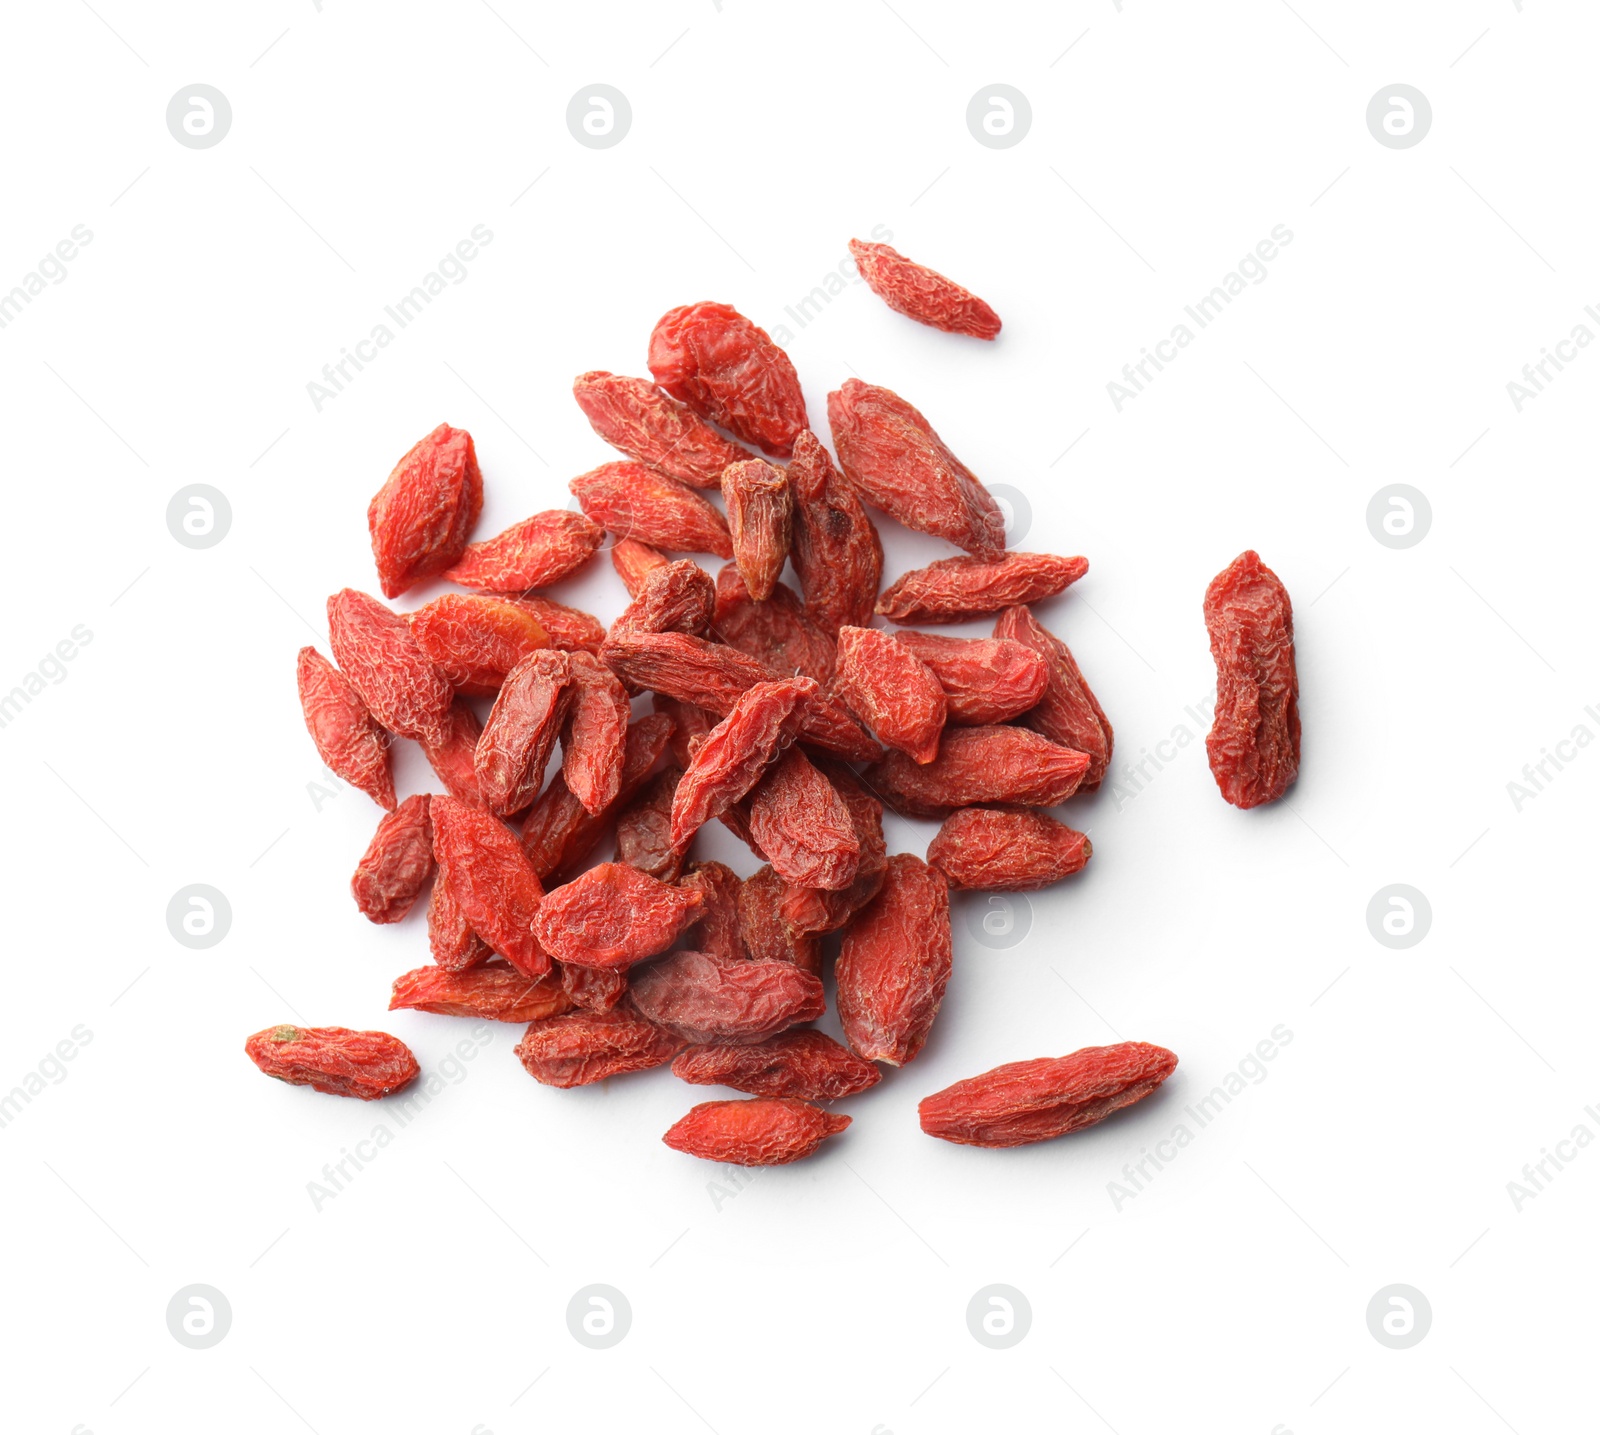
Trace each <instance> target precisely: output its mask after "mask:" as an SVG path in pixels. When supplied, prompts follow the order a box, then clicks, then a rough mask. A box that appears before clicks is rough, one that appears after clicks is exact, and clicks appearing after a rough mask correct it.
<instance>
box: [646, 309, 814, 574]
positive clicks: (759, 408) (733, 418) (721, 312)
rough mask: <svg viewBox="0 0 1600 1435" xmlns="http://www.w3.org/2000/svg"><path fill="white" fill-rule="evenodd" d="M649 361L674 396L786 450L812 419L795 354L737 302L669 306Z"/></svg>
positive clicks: (759, 442)
mask: <svg viewBox="0 0 1600 1435" xmlns="http://www.w3.org/2000/svg"><path fill="white" fill-rule="evenodd" d="M649 362H650V372H651V373H652V374H653V375H654V376H655V380H656V382H657V383H658V384H660V385H661V387H662V388H664V389H665V390H666V391H667V392H668V393H669V394H671V395H672V396H673V398H675V399H681V400H682V401H683V402H684V403H686V404H688V406H689V407H690V408H691V409H693V410H694V411H695V412H696V413H697V414H699V415H700V416H701V417H702V418H706V419H709V420H710V421H711V422H712V423H714V424H717V425H718V426H719V427H721V428H725V429H727V431H728V432H729V433H731V434H732V435H733V436H734V437H735V438H740V439H743V440H744V441H745V442H746V443H748V444H753V445H755V446H756V447H757V448H761V449H765V450H766V452H768V453H773V454H777V455H778V456H779V457H780V458H787V457H788V456H789V454H790V451H791V450H792V449H793V447H794V440H795V436H796V435H797V434H798V433H799V432H800V431H801V430H802V429H803V428H805V427H806V401H805V397H804V395H803V394H802V393H801V392H800V378H799V375H797V374H796V373H795V371H794V365H793V364H792V363H790V362H789V356H788V355H787V354H786V353H784V352H783V350H782V349H780V348H779V347H778V346H777V345H776V344H774V343H773V342H772V340H771V339H770V338H768V337H767V333H766V331H765V330H764V329H759V328H757V327H756V326H755V325H754V324H752V323H751V322H750V321H749V320H748V319H746V318H745V317H744V315H743V314H741V313H740V312H739V311H738V310H737V309H734V308H733V307H731V306H730V305H727V304H712V303H700V304H682V305H679V307H678V308H676V309H669V310H668V311H667V312H666V313H665V314H663V315H662V316H661V318H660V319H659V320H657V321H656V327H655V329H654V330H653V331H652V333H651V335H650V360H649ZM722 556H723V557H727V556H728V555H727V554H723V555H722Z"/></svg>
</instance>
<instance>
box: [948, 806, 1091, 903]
mask: <svg viewBox="0 0 1600 1435" xmlns="http://www.w3.org/2000/svg"><path fill="white" fill-rule="evenodd" d="M1093 851H1094V848H1093V846H1092V845H1091V844H1090V842H1089V839H1088V838H1087V837H1085V836H1084V835H1083V833H1081V832H1074V831H1073V830H1072V828H1070V827H1067V826H1065V825H1064V824H1062V823H1060V822H1057V821H1056V820H1055V818H1053V817H1051V816H1049V815H1048V814H1047V813H1043V812H1035V811H1032V810H1029V809H1023V810H1020V811H1012V810H1008V809H1003V808H996V807H968V808H965V809H963V810H962V811H960V812H952V813H951V814H950V816H949V817H947V818H945V820H944V825H943V826H942V827H940V829H939V830H938V832H936V833H935V834H934V837H933V841H932V842H930V843H929V844H928V865H929V866H930V867H937V868H938V869H939V871H941V872H943V873H944V875H945V877H946V878H947V879H948V881H949V883H950V885H951V886H952V887H966V888H971V889H975V890H979V891H985V892H1028V891H1032V890H1033V889H1034V888H1037V887H1048V886H1049V885H1050V884H1051V883H1052V882H1059V881H1060V880H1061V879H1062V878H1063V877H1069V876H1071V875H1072V874H1073V873H1074V872H1077V871H1079V870H1081V869H1082V867H1083V865H1084V863H1086V862H1087V861H1088V860H1089V857H1090V855H1091V854H1092V853H1093Z"/></svg>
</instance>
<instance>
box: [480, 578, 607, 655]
mask: <svg viewBox="0 0 1600 1435" xmlns="http://www.w3.org/2000/svg"><path fill="white" fill-rule="evenodd" d="M489 596H490V597H494V598H500V599H502V600H504V601H505V602H507V603H515V604H516V605H517V607H519V608H521V609H522V610H523V612H525V613H527V614H528V615H529V616H531V617H532V618H533V620H534V621H535V622H536V623H538V625H539V626H540V627H541V628H543V629H544V630H545V632H546V633H547V634H549V637H550V646H551V647H553V648H561V649H564V650H565V651H566V652H569V653H573V652H576V651H577V650H578V649H579V648H582V649H583V650H584V651H585V652H586V653H598V652H599V651H600V645H601V644H602V643H603V642H605V640H606V630H605V625H604V624H603V623H601V621H600V620H599V619H598V618H596V617H595V616H594V615H593V614H592V613H585V612H584V611H583V610H582V609H581V608H569V607H568V606H567V605H566V604H565V603H557V602H556V601H555V599H553V598H545V597H541V596H540V595H539V594H538V593H493V594H490V595H489Z"/></svg>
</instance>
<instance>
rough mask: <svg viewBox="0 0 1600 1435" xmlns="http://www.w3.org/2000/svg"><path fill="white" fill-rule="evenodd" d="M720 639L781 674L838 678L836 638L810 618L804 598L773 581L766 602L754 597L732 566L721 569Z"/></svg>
mask: <svg viewBox="0 0 1600 1435" xmlns="http://www.w3.org/2000/svg"><path fill="white" fill-rule="evenodd" d="M713 627H714V629H715V631H716V635H717V637H718V638H720V639H721V640H722V641H723V642H724V643H726V644H728V646H729V647H731V648H737V649H738V650H739V651H740V652H741V653H744V654H746V655H748V656H749V657H752V658H754V659H755V660H756V661H757V662H759V663H764V664H766V666H767V667H769V668H771V669H772V670H773V671H774V672H776V673H785V674H788V673H797V674H800V675H802V676H804V677H808V678H815V679H816V680H817V681H818V682H819V683H822V684H827V683H828V682H829V681H830V680H831V679H832V677H833V661H834V651H833V639H832V638H831V637H829V636H828V634H827V633H825V632H823V630H822V629H821V628H819V627H818V626H817V625H816V624H815V623H813V622H812V621H811V619H810V618H809V617H807V616H806V610H805V605H804V604H803V603H802V602H801V601H800V597H799V595H798V594H797V593H796V592H795V591H794V589H793V588H791V587H789V586H788V584H786V583H774V584H773V585H772V592H771V593H769V594H768V595H767V599H766V601H765V602H763V603H758V602H756V600H755V599H754V598H752V597H751V596H750V590H749V589H748V588H747V587H745V582H744V579H743V578H742V577H741V576H740V574H739V569H738V568H737V567H736V566H735V565H734V564H732V563H728V564H724V565H723V567H722V568H720V569H719V570H718V571H717V608H716V616H715V618H714V620H713Z"/></svg>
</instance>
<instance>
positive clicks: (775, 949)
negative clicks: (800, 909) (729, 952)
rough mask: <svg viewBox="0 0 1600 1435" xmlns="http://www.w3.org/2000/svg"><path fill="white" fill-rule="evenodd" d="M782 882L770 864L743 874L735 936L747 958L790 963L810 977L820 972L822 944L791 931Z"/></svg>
mask: <svg viewBox="0 0 1600 1435" xmlns="http://www.w3.org/2000/svg"><path fill="white" fill-rule="evenodd" d="M785 890H786V889H785V884H784V880H783V878H782V877H780V876H779V875H778V874H777V873H776V872H774V871H773V870H772V867H771V866H770V865H768V866H765V867H762V868H760V869H759V870H758V871H757V872H756V873H755V874H754V875H753V876H750V877H746V878H745V879H744V884H743V885H742V886H741V887H740V888H739V935H740V937H741V938H742V939H743V941H744V946H745V950H746V951H747V952H749V954H750V956H751V959H752V960H754V961H758V962H792V963H793V964H794V965H795V966H797V967H799V968H800V970H801V971H805V972H810V973H811V975H812V976H814V977H815V976H821V975H822V943H821V941H820V940H819V939H818V938H817V937H815V936H812V935H810V934H809V933H806V932H799V931H795V930H794V929H793V928H791V927H790V926H789V924H788V923H787V922H785V921H784V919H783V910H782V908H783V899H784V892H785Z"/></svg>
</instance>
